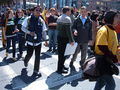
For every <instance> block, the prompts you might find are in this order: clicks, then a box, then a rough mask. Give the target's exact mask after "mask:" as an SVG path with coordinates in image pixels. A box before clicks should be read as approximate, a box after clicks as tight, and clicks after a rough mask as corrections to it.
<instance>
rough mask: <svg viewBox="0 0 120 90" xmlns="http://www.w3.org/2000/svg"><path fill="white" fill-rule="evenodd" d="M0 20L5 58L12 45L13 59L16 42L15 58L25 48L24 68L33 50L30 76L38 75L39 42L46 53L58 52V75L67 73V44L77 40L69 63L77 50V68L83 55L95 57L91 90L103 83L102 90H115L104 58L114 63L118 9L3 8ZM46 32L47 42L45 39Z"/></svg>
mask: <svg viewBox="0 0 120 90" xmlns="http://www.w3.org/2000/svg"><path fill="white" fill-rule="evenodd" d="M0 21H1V22H0V25H1V29H2V44H3V48H5V49H6V57H7V56H8V54H9V49H10V47H12V54H13V55H12V57H13V58H12V59H13V61H17V59H18V57H17V55H16V43H18V49H19V55H18V56H19V58H22V57H23V50H24V48H25V47H26V48H27V49H26V51H27V53H26V56H25V57H24V58H23V61H24V65H25V67H27V66H28V62H29V60H30V58H31V57H32V55H33V51H35V63H34V70H33V76H41V73H40V72H39V67H40V54H41V48H42V41H45V44H44V45H45V46H48V48H49V49H48V50H47V52H50V53H54V54H58V65H57V71H56V72H57V73H59V74H65V73H68V70H69V69H68V67H65V65H64V62H65V60H66V59H67V56H64V52H65V48H66V45H67V43H70V45H74V43H75V42H77V43H78V45H77V48H76V50H75V53H74V54H73V55H72V59H71V62H70V65H69V66H70V67H73V66H74V62H75V60H76V58H77V55H78V54H79V52H81V58H79V64H80V66H81V68H80V69H81V70H83V65H84V62H85V61H86V58H87V55H88V58H91V57H93V56H95V57H96V58H97V60H96V65H97V68H98V70H99V71H100V75H101V76H100V77H99V78H98V80H97V82H96V85H95V89H94V90H101V88H102V87H103V86H104V85H106V87H105V88H106V89H105V90H115V82H114V79H113V77H112V75H113V73H111V68H110V65H109V63H108V62H107V61H106V59H105V57H109V58H110V60H112V62H114V63H117V62H118V59H117V53H116V51H117V48H118V46H119V42H120V12H119V11H117V10H116V11H115V10H114V11H113V10H110V11H97V10H93V11H91V12H90V11H89V10H88V9H87V7H85V6H82V7H81V8H80V10H77V11H75V10H74V8H70V7H69V6H65V7H63V9H62V12H58V11H57V9H56V8H50V9H49V10H48V9H46V8H45V9H44V10H42V8H41V7H40V6H36V7H34V8H32V9H30V10H29V11H28V10H23V9H17V10H16V11H13V10H12V9H10V8H7V9H6V12H4V13H1V15H0ZM47 35H48V36H49V41H47V38H46V36H47ZM25 43H26V45H25ZM103 56H104V58H103Z"/></svg>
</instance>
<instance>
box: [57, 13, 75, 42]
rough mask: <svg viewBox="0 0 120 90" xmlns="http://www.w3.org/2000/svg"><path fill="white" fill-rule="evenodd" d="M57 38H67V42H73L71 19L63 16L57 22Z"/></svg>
mask: <svg viewBox="0 0 120 90" xmlns="http://www.w3.org/2000/svg"><path fill="white" fill-rule="evenodd" d="M57 30H58V36H59V37H61V38H67V39H68V40H69V42H73V41H74V39H73V35H72V30H71V19H70V17H69V16H67V15H65V14H63V15H61V16H60V17H59V18H58V20H57Z"/></svg>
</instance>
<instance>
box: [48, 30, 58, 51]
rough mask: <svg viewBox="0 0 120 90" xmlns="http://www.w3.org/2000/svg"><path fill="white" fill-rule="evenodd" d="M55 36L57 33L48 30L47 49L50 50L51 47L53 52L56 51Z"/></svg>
mask: <svg viewBox="0 0 120 90" xmlns="http://www.w3.org/2000/svg"><path fill="white" fill-rule="evenodd" d="M57 35H58V31H57V30H52V29H49V30H48V36H49V49H52V47H53V50H55V49H56V43H57Z"/></svg>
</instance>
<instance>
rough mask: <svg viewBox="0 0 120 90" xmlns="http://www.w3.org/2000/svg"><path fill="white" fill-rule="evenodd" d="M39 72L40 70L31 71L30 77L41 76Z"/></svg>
mask: <svg viewBox="0 0 120 90" xmlns="http://www.w3.org/2000/svg"><path fill="white" fill-rule="evenodd" d="M41 76H42V75H41V73H40V72H33V74H32V77H41Z"/></svg>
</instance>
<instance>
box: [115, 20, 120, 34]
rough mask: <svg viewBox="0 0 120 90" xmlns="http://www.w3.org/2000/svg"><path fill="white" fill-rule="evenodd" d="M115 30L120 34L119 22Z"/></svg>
mask: <svg viewBox="0 0 120 90" xmlns="http://www.w3.org/2000/svg"><path fill="white" fill-rule="evenodd" d="M115 30H116V32H117V33H120V22H119V23H118V25H116V27H115Z"/></svg>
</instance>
